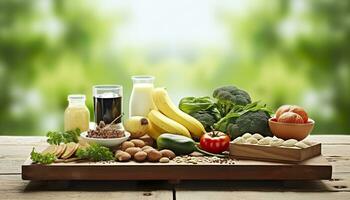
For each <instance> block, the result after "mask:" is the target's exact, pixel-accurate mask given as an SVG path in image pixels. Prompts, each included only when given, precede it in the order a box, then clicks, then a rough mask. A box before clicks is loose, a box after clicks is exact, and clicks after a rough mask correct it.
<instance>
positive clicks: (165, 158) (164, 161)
mask: <svg viewBox="0 0 350 200" xmlns="http://www.w3.org/2000/svg"><path fill="white" fill-rule="evenodd" d="M169 161H170V160H169V158H167V157H162V158H161V159H160V160H159V162H160V163H168V162H169Z"/></svg>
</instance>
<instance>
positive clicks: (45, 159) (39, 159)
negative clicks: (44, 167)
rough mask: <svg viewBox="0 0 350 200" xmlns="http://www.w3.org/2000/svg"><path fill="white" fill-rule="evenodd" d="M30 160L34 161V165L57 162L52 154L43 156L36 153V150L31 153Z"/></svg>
mask: <svg viewBox="0 0 350 200" xmlns="http://www.w3.org/2000/svg"><path fill="white" fill-rule="evenodd" d="M30 159H32V161H33V162H34V163H38V164H51V163H53V162H54V161H55V160H56V156H55V155H54V154H51V153H45V154H41V153H38V152H35V149H34V148H33V150H32V152H31V153H30Z"/></svg>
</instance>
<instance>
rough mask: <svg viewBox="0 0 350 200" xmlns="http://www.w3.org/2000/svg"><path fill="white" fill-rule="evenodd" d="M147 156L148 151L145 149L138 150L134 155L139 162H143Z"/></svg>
mask: <svg viewBox="0 0 350 200" xmlns="http://www.w3.org/2000/svg"><path fill="white" fill-rule="evenodd" d="M146 158H147V153H146V152H144V151H139V152H136V153H135V155H134V159H135V160H136V161H138V162H142V161H144V160H146Z"/></svg>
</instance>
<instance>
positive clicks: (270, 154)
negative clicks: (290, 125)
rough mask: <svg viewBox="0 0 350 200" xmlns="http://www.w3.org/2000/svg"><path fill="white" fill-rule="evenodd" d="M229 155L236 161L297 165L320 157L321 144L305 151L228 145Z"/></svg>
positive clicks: (261, 146)
mask: <svg viewBox="0 0 350 200" xmlns="http://www.w3.org/2000/svg"><path fill="white" fill-rule="evenodd" d="M230 155H231V156H233V157H234V158H237V159H250V160H264V161H277V162H291V163H298V162H301V161H304V160H306V159H309V158H312V157H315V156H319V155H321V143H314V144H313V145H311V146H310V147H308V148H305V149H297V148H288V147H272V146H266V145H256V144H234V143H230Z"/></svg>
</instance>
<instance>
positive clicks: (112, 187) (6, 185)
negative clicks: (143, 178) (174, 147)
mask: <svg viewBox="0 0 350 200" xmlns="http://www.w3.org/2000/svg"><path fill="white" fill-rule="evenodd" d="M0 182H1V184H0V193H1V199H2V200H6V199H30V200H32V199H35V200H36V199H38V200H40V199H50V200H55V199H57V200H62V199H84V200H89V199H118V200H119V199H122V200H124V199H125V200H130V199H145V200H153V199H154V200H155V199H157V200H163V199H165V200H170V199H173V192H172V190H171V189H169V188H167V187H164V185H167V184H162V183H148V185H147V184H145V183H140V182H135V181H124V182H120V181H119V182H116V181H113V182H108V181H103V182H102V181H100V182H77V181H55V182H50V181H38V182H35V181H31V182H30V181H23V180H22V179H21V177H20V175H11V176H8V175H2V176H0Z"/></svg>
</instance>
